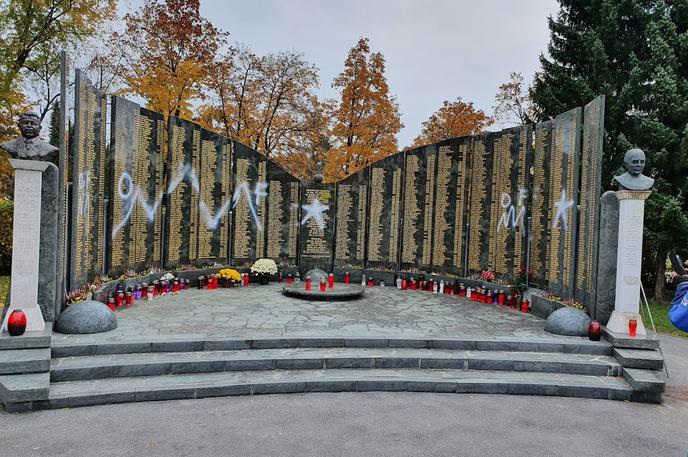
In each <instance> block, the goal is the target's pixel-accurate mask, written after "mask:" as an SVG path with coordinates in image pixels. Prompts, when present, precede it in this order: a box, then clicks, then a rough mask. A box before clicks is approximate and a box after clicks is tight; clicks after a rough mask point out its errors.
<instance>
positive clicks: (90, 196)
mask: <svg viewBox="0 0 688 457" xmlns="http://www.w3.org/2000/svg"><path fill="white" fill-rule="evenodd" d="M75 86H76V92H75V102H76V106H75V111H74V152H73V154H74V156H73V161H72V179H73V186H72V189H73V190H72V221H71V226H72V230H71V267H70V287H71V288H72V289H76V288H77V287H79V286H81V285H83V284H84V283H85V282H86V281H88V280H90V279H91V278H92V277H93V276H95V275H99V274H102V273H103V269H104V266H105V252H106V249H105V238H104V228H105V216H106V214H105V204H104V200H105V198H106V194H105V186H106V179H105V163H106V157H105V147H106V140H105V130H106V125H105V123H106V119H105V116H106V111H107V98H106V95H105V93H103V92H101V91H99V90H97V89H95V88H94V87H93V84H92V83H91V81H89V80H88V78H87V77H86V76H84V74H83V73H82V72H81V71H79V70H77V72H76V82H75Z"/></svg>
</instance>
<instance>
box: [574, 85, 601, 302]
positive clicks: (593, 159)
mask: <svg viewBox="0 0 688 457" xmlns="http://www.w3.org/2000/svg"><path fill="white" fill-rule="evenodd" d="M604 101H605V99H604V95H600V96H599V97H597V98H596V99H595V100H593V101H591V102H590V103H588V104H587V105H585V110H584V112H583V144H582V150H581V159H580V160H581V179H580V181H581V186H580V206H579V208H580V210H579V214H578V253H577V255H576V260H577V261H576V292H575V296H576V299H578V300H580V301H582V302H583V303H585V305H586V306H587V307H588V310H590V312H591V313H594V311H595V310H594V307H595V304H596V296H595V295H596V288H597V285H596V282H595V281H596V276H597V253H598V235H599V233H598V227H599V221H600V193H601V190H602V189H601V184H602V157H603V153H602V145H603V142H604Z"/></svg>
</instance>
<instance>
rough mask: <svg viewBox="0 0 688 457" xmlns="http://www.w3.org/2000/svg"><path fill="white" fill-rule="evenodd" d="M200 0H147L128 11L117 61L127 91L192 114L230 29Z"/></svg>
mask: <svg viewBox="0 0 688 457" xmlns="http://www.w3.org/2000/svg"><path fill="white" fill-rule="evenodd" d="M199 7H200V1H199V0H145V1H144V3H143V5H142V6H141V7H140V8H139V9H138V10H137V11H135V12H134V13H131V14H127V15H125V16H124V22H125V25H126V27H125V30H124V31H123V32H119V33H115V34H114V36H113V46H111V49H112V52H113V55H112V56H111V58H112V60H113V61H116V62H119V63H120V64H121V66H120V67H119V68H117V69H116V72H117V74H118V76H119V77H120V78H121V79H122V81H123V83H124V84H125V88H124V89H123V90H122V92H124V93H127V92H131V93H135V94H137V95H139V96H141V97H142V98H144V99H145V100H146V106H147V108H149V109H151V110H153V111H157V112H160V113H162V114H163V115H164V116H165V117H169V116H170V115H174V116H182V117H187V118H190V117H191V114H192V104H193V103H194V101H196V100H198V99H200V98H202V97H203V84H204V81H205V79H206V78H207V76H208V74H209V71H210V69H211V66H212V64H213V62H214V61H215V58H216V55H217V52H218V50H219V49H220V48H221V47H223V46H224V45H225V44H226V38H227V34H226V33H224V32H222V31H220V30H219V29H217V28H216V27H215V26H213V24H211V23H210V21H208V20H207V19H205V18H203V17H202V16H201V14H200V11H199Z"/></svg>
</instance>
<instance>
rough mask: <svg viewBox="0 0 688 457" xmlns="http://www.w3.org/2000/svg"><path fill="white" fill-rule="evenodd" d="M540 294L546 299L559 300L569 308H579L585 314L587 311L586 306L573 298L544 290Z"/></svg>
mask: <svg viewBox="0 0 688 457" xmlns="http://www.w3.org/2000/svg"><path fill="white" fill-rule="evenodd" d="M540 295H542V296H543V297H545V298H546V299H548V300H552V301H556V302H559V303H561V304H562V305H564V306H569V307H571V308H576V309H580V310H581V311H583V312H584V313H586V314H587V313H588V308H587V307H586V306H585V305H584V304H583V303H581V302H579V301H576V300H574V299H573V298H561V297H560V296H558V295H555V294H553V293H551V292H544V293H542V294H540Z"/></svg>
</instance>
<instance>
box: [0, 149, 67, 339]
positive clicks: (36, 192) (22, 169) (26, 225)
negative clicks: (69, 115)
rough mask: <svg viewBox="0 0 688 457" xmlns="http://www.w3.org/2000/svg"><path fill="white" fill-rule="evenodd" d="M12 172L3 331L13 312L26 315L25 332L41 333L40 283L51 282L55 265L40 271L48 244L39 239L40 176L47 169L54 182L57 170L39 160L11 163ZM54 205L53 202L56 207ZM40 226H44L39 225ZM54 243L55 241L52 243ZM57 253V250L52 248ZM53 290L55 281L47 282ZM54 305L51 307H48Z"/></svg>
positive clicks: (15, 160) (12, 160)
mask: <svg viewBox="0 0 688 457" xmlns="http://www.w3.org/2000/svg"><path fill="white" fill-rule="evenodd" d="M10 163H11V164H12V166H13V167H14V170H15V181H14V221H13V226H12V280H11V286H10V305H9V309H8V310H7V313H6V314H5V320H4V321H3V324H2V331H3V332H6V331H7V319H8V317H9V315H10V314H11V313H12V311H14V310H15V309H21V310H22V311H24V313H25V314H26V321H27V325H26V331H27V332H33V331H43V330H44V329H45V321H44V320H43V313H42V312H41V307H40V306H39V302H38V301H39V287H38V286H39V280H40V282H41V283H43V282H44V280H43V279H41V277H42V276H43V277H44V278H53V277H54V276H55V265H52V269H50V268H47V270H48V271H40V268H39V265H40V264H42V263H43V262H41V260H40V258H41V255H40V253H41V244H42V243H45V242H46V241H48V239H47V238H49V237H46V239H43V238H42V236H41V225H45V223H46V222H49V221H42V219H43V218H42V217H41V214H42V190H43V189H42V183H43V173H44V172H45V171H46V170H48V169H49V168H50V170H51V171H52V173H50V174H54V176H55V178H56V177H57V175H56V170H57V168H56V167H55V165H53V164H52V163H49V162H42V161H38V160H19V159H11V160H10ZM56 203H57V202H55V204H56ZM42 222H43V224H42ZM51 241H53V242H56V241H57V240H51ZM53 250H56V246H55V247H53ZM49 284H50V286H51V287H52V288H54V281H49ZM50 305H53V303H50Z"/></svg>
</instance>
